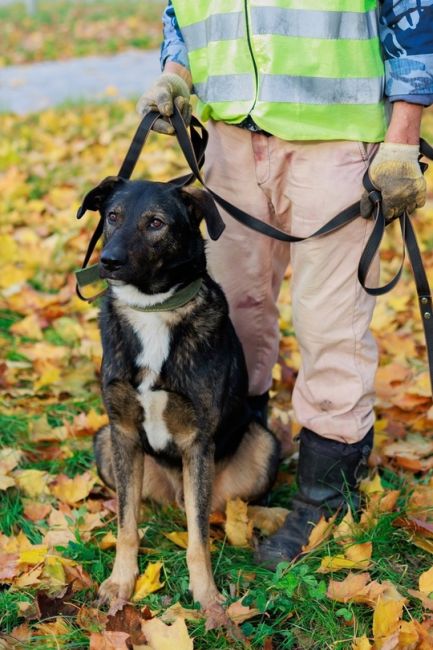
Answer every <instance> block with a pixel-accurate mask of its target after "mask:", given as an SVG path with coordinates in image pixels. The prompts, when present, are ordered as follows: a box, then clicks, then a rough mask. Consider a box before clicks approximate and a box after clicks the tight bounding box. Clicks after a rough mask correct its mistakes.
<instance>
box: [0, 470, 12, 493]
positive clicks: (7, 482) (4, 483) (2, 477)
mask: <svg viewBox="0 0 433 650" xmlns="http://www.w3.org/2000/svg"><path fill="white" fill-rule="evenodd" d="M14 485H15V479H14V478H13V476H7V475H6V474H3V473H1V474H0V490H7V489H8V488H10V487H13V486H14Z"/></svg>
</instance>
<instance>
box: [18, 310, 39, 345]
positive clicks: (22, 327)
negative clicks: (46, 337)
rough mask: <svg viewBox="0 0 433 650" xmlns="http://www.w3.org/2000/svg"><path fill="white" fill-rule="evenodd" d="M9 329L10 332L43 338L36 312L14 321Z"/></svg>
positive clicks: (32, 337) (37, 338)
mask: <svg viewBox="0 0 433 650" xmlns="http://www.w3.org/2000/svg"><path fill="white" fill-rule="evenodd" d="M10 331H11V332H12V334H16V335H18V336H26V337H27V338H29V339H36V340H41V339H42V338H43V336H42V330H41V327H40V325H39V319H38V317H37V316H36V314H30V315H29V316H26V317H25V318H23V319H22V320H20V321H18V322H17V323H14V324H13V325H12V327H11V328H10Z"/></svg>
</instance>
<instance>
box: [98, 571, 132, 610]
mask: <svg viewBox="0 0 433 650" xmlns="http://www.w3.org/2000/svg"><path fill="white" fill-rule="evenodd" d="M134 585H135V575H134V576H133V577H132V578H131V579H129V580H124V579H123V580H117V579H116V578H115V577H114V576H110V577H109V578H107V580H104V582H103V583H102V584H101V586H100V587H99V592H98V601H99V603H100V604H105V603H109V604H110V605H113V604H115V603H122V602H123V603H125V602H126V601H127V600H128V599H129V598H130V597H131V595H132V592H133V590H134Z"/></svg>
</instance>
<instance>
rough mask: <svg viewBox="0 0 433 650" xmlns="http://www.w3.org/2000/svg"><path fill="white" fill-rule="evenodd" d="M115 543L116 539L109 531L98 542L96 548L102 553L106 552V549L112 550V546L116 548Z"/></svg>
mask: <svg viewBox="0 0 433 650" xmlns="http://www.w3.org/2000/svg"><path fill="white" fill-rule="evenodd" d="M116 543H117V537H116V536H115V535H113V533H112V532H111V531H110V532H108V533H107V534H106V535H104V537H102V538H101V539H100V540H99V543H98V546H99V548H101V549H102V550H103V551H106V550H107V548H113V547H114V546H116Z"/></svg>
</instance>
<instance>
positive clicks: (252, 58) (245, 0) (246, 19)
mask: <svg viewBox="0 0 433 650" xmlns="http://www.w3.org/2000/svg"><path fill="white" fill-rule="evenodd" d="M244 10H245V27H246V34H247V43H248V49H249V51H250V55H251V61H252V63H253V67H254V78H255V83H256V87H255V97H254V102H253V105H252V106H251V108H250V110H249V112H248V116H247V117H251V111H252V110H254V106H255V105H256V102H257V93H258V89H259V73H258V70H257V64H256V60H255V58H254V52H253V47H252V44H251V31H250V22H249V18H248V0H244ZM251 119H252V118H251Z"/></svg>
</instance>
